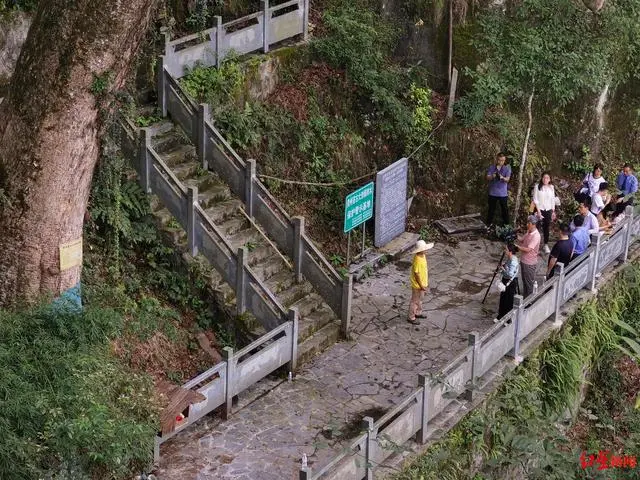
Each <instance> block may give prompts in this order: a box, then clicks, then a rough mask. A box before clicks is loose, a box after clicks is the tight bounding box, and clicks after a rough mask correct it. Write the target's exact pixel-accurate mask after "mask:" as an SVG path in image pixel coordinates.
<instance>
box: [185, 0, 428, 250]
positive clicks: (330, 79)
mask: <svg viewBox="0 0 640 480" xmlns="http://www.w3.org/2000/svg"><path fill="white" fill-rule="evenodd" d="M323 24H324V28H325V30H326V32H325V34H324V35H322V36H320V37H318V38H316V39H315V40H314V41H313V42H312V43H311V45H310V47H309V48H308V49H307V48H301V49H299V51H298V52H295V53H292V52H288V53H287V54H286V55H284V54H283V55H282V56H279V57H278V59H279V61H280V62H282V63H283V65H282V67H281V68H282V70H283V71H284V72H285V74H283V78H284V81H283V82H282V83H281V84H280V86H279V87H278V89H277V90H276V92H275V93H274V94H273V95H272V96H271V97H270V98H268V99H267V100H255V99H251V98H249V97H248V94H247V86H246V85H247V81H248V80H247V79H248V78H251V75H252V74H251V70H252V69H254V68H256V67H255V65H254V63H255V62H248V63H247V64H245V65H244V66H243V67H241V66H240V65H239V64H238V63H237V62H236V61H235V60H234V59H231V60H227V61H226V62H224V63H223V65H222V68H220V69H219V70H216V69H215V68H209V69H205V68H202V67H196V68H194V69H193V70H192V71H191V72H189V74H188V75H187V76H186V77H185V78H183V79H182V80H181V81H182V84H183V86H184V87H185V89H186V90H187V91H188V92H189V94H190V95H192V96H193V97H194V98H195V99H196V100H198V101H206V102H207V103H208V104H209V105H211V108H212V116H213V118H214V119H215V124H216V126H217V128H219V129H220V130H221V131H222V133H223V134H224V135H225V138H226V139H227V140H228V141H229V142H230V143H231V145H232V146H233V147H234V148H236V149H238V150H239V153H240V154H241V155H242V156H244V157H246V158H255V159H256V160H257V161H258V163H259V166H260V167H259V172H260V173H261V174H265V175H269V176H273V177H278V178H282V179H289V180H304V181H305V182H309V184H308V185H290V184H286V183H281V182H278V181H277V180H271V179H267V180H265V183H266V184H267V186H268V187H269V188H270V189H271V190H272V191H273V192H274V193H275V194H276V195H277V196H279V197H280V198H283V199H284V203H285V205H286V206H287V208H288V209H290V210H292V211H294V212H296V213H303V214H305V215H307V216H309V215H311V216H312V217H314V218H313V219H314V220H318V221H320V222H321V223H322V224H323V230H324V232H326V233H328V232H335V231H339V230H340V229H341V213H342V208H343V205H342V204H343V200H344V196H345V195H346V193H348V191H349V190H351V189H352V188H354V187H356V186H358V183H362V182H365V181H367V178H366V176H367V174H370V173H371V172H372V171H374V170H375V169H379V168H383V167H385V166H387V165H388V164H389V163H390V162H391V161H393V160H396V159H397V158H399V157H400V156H402V155H403V154H405V155H408V154H409V153H411V151H413V150H414V149H415V148H416V147H418V146H419V145H421V144H422V143H423V142H425V140H426V139H427V138H428V136H429V133H430V132H431V131H432V129H433V115H434V109H433V107H432V106H431V95H432V92H431V89H430V88H429V87H428V85H427V83H426V80H425V78H426V75H425V73H426V72H425V71H424V70H423V69H420V68H412V69H404V68H401V66H400V65H398V64H396V63H394V62H393V60H392V52H393V49H394V48H395V46H396V44H397V42H398V38H399V30H398V28H397V27H396V26H395V25H394V24H393V23H391V22H390V21H389V20H387V19H384V18H383V17H382V16H380V15H378V14H376V13H374V12H373V11H372V10H371V9H370V8H368V6H367V5H364V4H363V5H360V4H357V5H349V6H343V5H336V6H334V7H331V8H328V9H327V10H325V12H324V14H323ZM371 45H376V48H370V46H371ZM426 151H427V149H423V150H421V151H420V152H419V153H418V154H417V155H416V160H418V161H420V162H425V163H426V159H427V158H428V156H427V154H426V153H425V152H426ZM357 177H365V178H363V179H362V180H360V181H359V182H354V183H351V184H349V183H347V182H348V181H349V180H350V179H353V178H357ZM325 184H329V185H325ZM292 199H295V200H296V201H295V202H293V201H292ZM314 225H316V222H315V221H313V220H312V222H311V228H312V229H313V228H314ZM345 246H346V243H345V245H343V246H342V247H345ZM338 248H339V247H338ZM343 254H344V251H342V249H340V255H341V256H344V255H343Z"/></svg>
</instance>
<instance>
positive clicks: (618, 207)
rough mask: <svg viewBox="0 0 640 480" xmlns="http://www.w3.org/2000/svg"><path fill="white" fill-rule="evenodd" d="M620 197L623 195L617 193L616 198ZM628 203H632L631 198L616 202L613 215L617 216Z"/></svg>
mask: <svg viewBox="0 0 640 480" xmlns="http://www.w3.org/2000/svg"><path fill="white" fill-rule="evenodd" d="M620 197H624V195H618V198H620ZM629 205H633V198H630V199H629V200H627V201H626V202H622V203H616V211H615V213H614V216H618V215H620V214H621V213H624V210H625V208H627V206H629Z"/></svg>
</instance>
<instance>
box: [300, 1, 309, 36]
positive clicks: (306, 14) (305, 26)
mask: <svg viewBox="0 0 640 480" xmlns="http://www.w3.org/2000/svg"><path fill="white" fill-rule="evenodd" d="M303 5H304V13H303V14H302V22H303V23H302V35H303V38H304V39H305V40H307V39H308V38H309V0H303Z"/></svg>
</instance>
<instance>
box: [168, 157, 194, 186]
mask: <svg viewBox="0 0 640 480" xmlns="http://www.w3.org/2000/svg"><path fill="white" fill-rule="evenodd" d="M171 171H172V172H173V174H174V175H175V176H176V177H177V178H178V180H180V181H181V182H183V183H184V181H185V180H189V179H190V178H193V177H195V176H196V173H197V172H198V164H197V163H195V162H182V163H180V164H178V165H175V166H172V167H171Z"/></svg>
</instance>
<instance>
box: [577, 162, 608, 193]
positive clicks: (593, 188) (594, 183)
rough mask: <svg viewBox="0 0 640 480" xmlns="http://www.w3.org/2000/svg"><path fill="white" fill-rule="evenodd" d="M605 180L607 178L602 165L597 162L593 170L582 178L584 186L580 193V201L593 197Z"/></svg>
mask: <svg viewBox="0 0 640 480" xmlns="http://www.w3.org/2000/svg"><path fill="white" fill-rule="evenodd" d="M605 181H606V180H605V178H604V177H603V176H602V165H601V164H599V163H596V164H595V165H594V166H593V171H592V172H591V173H588V174H587V175H586V176H585V177H584V179H583V180H582V188H581V189H580V195H581V197H582V198H580V199H577V200H578V202H583V201H585V200H586V199H587V198H592V197H593V195H594V194H595V193H597V192H598V189H599V188H600V184H601V183H602V182H605Z"/></svg>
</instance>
